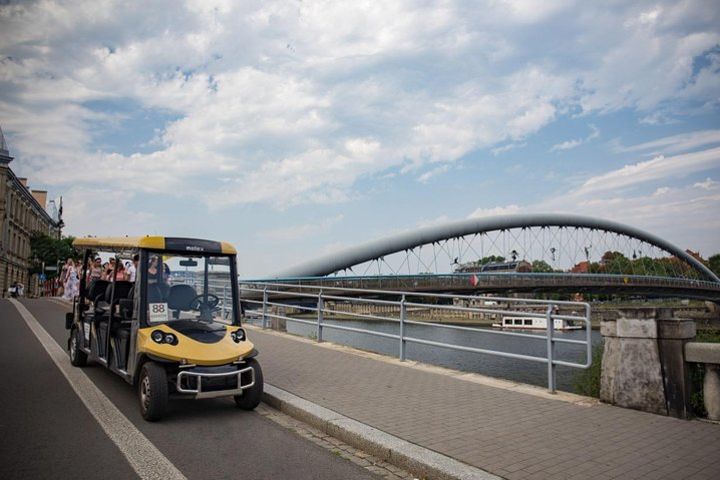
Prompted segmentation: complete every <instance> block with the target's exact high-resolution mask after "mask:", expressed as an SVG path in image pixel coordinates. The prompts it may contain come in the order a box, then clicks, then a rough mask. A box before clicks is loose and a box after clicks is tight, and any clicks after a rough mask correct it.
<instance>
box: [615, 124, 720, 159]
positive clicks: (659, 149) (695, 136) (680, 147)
mask: <svg viewBox="0 0 720 480" xmlns="http://www.w3.org/2000/svg"><path fill="white" fill-rule="evenodd" d="M716 143H720V130H700V131H696V132H688V133H681V134H678V135H671V136H668V137H663V138H659V139H657V140H652V141H650V142H645V143H640V144H638V145H632V146H629V147H622V146H619V147H618V150H619V151H620V152H643V153H644V154H646V155H658V154H663V153H679V152H686V151H688V150H692V149H695V148H698V147H704V146H706V145H713V144H716Z"/></svg>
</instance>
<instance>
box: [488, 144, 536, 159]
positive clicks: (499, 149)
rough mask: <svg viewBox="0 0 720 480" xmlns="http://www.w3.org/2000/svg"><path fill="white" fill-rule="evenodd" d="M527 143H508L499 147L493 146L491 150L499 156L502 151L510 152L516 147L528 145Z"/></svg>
mask: <svg viewBox="0 0 720 480" xmlns="http://www.w3.org/2000/svg"><path fill="white" fill-rule="evenodd" d="M526 145H527V143H508V144H507V145H503V146H500V147H497V148H493V149H492V150H491V152H492V154H493V155H495V156H497V155H500V154H501V153H505V152H509V151H510V150H515V149H516V148H522V147H524V146H526Z"/></svg>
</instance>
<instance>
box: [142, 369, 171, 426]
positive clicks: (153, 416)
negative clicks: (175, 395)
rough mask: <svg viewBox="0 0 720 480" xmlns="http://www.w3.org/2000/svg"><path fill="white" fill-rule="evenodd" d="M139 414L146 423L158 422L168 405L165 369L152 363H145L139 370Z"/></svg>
mask: <svg viewBox="0 0 720 480" xmlns="http://www.w3.org/2000/svg"><path fill="white" fill-rule="evenodd" d="M138 398H139V400H140V413H141V414H142V416H143V418H144V419H145V420H147V421H148V422H155V421H157V420H160V419H161V418H162V417H163V415H165V411H166V410H167V404H168V382H167V373H166V372H165V369H164V368H163V367H161V366H160V365H158V364H157V363H154V362H147V363H146V364H144V365H143V366H142V369H141V370H140V379H139V381H138Z"/></svg>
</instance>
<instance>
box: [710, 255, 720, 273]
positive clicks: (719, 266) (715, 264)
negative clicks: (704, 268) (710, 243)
mask: <svg viewBox="0 0 720 480" xmlns="http://www.w3.org/2000/svg"><path fill="white" fill-rule="evenodd" d="M708 268H710V270H712V271H713V273H714V274H715V275H718V276H720V253H716V254H715V255H713V256H711V257H710V258H708Z"/></svg>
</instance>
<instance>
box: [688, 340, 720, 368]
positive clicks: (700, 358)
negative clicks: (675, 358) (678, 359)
mask: <svg viewBox="0 0 720 480" xmlns="http://www.w3.org/2000/svg"><path fill="white" fill-rule="evenodd" d="M685 361H687V362H694V363H712V364H720V343H704V342H688V343H686V344H685Z"/></svg>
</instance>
